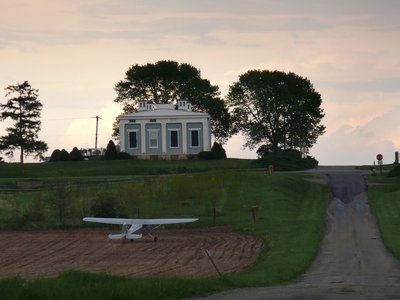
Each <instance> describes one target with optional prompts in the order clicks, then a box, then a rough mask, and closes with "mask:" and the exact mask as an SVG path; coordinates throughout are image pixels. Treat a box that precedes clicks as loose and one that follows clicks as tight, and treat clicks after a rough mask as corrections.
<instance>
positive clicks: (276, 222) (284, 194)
mask: <svg viewBox="0 0 400 300" xmlns="http://www.w3.org/2000/svg"><path fill="white" fill-rule="evenodd" d="M104 192H107V193H109V194H110V195H112V197H113V199H114V200H113V201H115V202H113V203H114V205H115V207H116V209H117V211H118V213H125V214H127V216H129V217H135V216H136V215H137V213H138V211H139V215H140V217H177V216H179V217H181V216H188V217H189V216H196V217H199V218H200V220H199V222H195V223H192V224H188V225H185V226H202V227H203V226H214V225H218V226H221V225H222V226H229V227H231V228H233V229H234V230H236V231H240V232H245V233H249V234H253V235H256V236H258V237H260V238H262V239H263V241H264V244H265V246H264V247H263V250H262V252H261V254H260V256H259V257H258V259H257V262H256V263H255V264H254V265H253V266H251V267H250V268H249V269H248V270H246V271H245V272H241V273H234V274H226V275H225V276H224V278H223V279H222V280H220V279H218V278H214V277H212V278H206V279H197V280H195V279H182V278H169V279H166V278H164V279H161V278H155V279H154V278H153V279H131V278H122V277H114V276H107V275H94V274H85V273H81V272H72V273H66V274H63V275H61V276H59V277H57V278H52V279H42V280H38V281H34V282H27V281H24V280H21V279H8V280H5V281H0V289H1V290H5V291H8V292H9V294H8V295H10V296H9V297H10V299H13V297H14V299H71V298H76V297H78V298H83V297H84V298H85V299H94V298H95V299H128V298H129V299H179V298H182V297H188V296H190V295H194V294H204V293H209V292H212V291H216V290H221V289H226V288H231V287H249V286H260V285H273V284H279V283H284V282H288V281H290V280H293V279H294V278H296V277H297V276H299V275H300V274H302V273H303V272H304V271H305V270H306V269H307V267H308V266H309V265H310V263H311V262H312V260H313V258H314V257H315V255H316V253H317V251H318V248H319V243H320V240H321V237H322V232H323V227H324V216H325V209H326V202H327V190H326V188H324V187H322V186H320V185H317V184H314V183H310V182H308V181H305V180H304V179H303V178H302V177H301V176H299V175H288V174H273V175H272V176H270V175H265V174H247V173H238V172H207V173H201V174H191V175H180V176H163V177H157V178H146V179H145V180H142V181H139V180H138V181H135V182H132V183H124V184H120V185H111V186H107V187H103V189H100V190H98V191H97V192H95V191H94V190H90V189H88V190H77V191H73V193H76V194H73V197H71V198H70V199H71V203H70V207H69V210H68V214H67V215H68V218H67V219H66V223H68V224H71V225H73V226H78V225H79V224H81V223H80V218H81V217H82V214H83V212H84V213H85V214H86V213H87V214H89V215H90V214H91V213H92V212H91V210H92V203H93V201H95V200H96V193H104ZM38 195H39V194H38ZM40 195H41V196H40V197H44V198H45V195H42V194H40ZM14 196H15V195H14ZM17 198H18V197H17ZM15 200H18V199H16V198H15V199H14V200H9V201H8V203H13V201H15ZM18 201H21V200H18ZM23 202H28V201H23ZM3 203H4V201H3ZM0 205H2V204H1V203H0ZM21 205H22V204H21ZM24 205H25V206H24V209H22V208H21V212H22V213H23V212H24V211H25V210H28V211H29V209H33V207H31V206H30V205H28V204H26V203H24ZM11 206H12V205H11ZM253 206H258V207H259V218H258V221H257V222H256V224H253V223H252V222H251V208H252V207H253ZM29 207H30V208H29ZM214 208H215V209H216V211H217V216H216V220H215V223H214V215H213V211H214ZM46 211H47V213H46V214H47V215H46V218H45V220H44V221H36V223H35V224H45V225H43V226H48V227H51V226H52V224H53V225H54V224H55V225H57V224H58V223H57V221H54V220H56V217H55V215H54V212H52V211H51V206H47V208H46ZM9 215H10V216H11V215H12V214H11V213H10V214H9ZM3 218H4V216H3ZM51 220H53V221H51ZM0 221H1V220H0ZM43 222H44V223H43ZM1 223H3V222H1ZM25 225H26V224H25ZM37 226H39V225H37ZM27 295H28V296H27Z"/></svg>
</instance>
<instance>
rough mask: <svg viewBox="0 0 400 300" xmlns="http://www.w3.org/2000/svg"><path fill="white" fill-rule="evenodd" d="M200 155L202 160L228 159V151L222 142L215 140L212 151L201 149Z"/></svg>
mask: <svg viewBox="0 0 400 300" xmlns="http://www.w3.org/2000/svg"><path fill="white" fill-rule="evenodd" d="M198 156H199V159H202V160H216V159H226V152H225V149H224V148H223V147H222V145H221V144H219V143H217V142H214V144H213V146H212V148H211V151H201V152H200V153H199V154H198Z"/></svg>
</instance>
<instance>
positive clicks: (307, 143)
mask: <svg viewBox="0 0 400 300" xmlns="http://www.w3.org/2000/svg"><path fill="white" fill-rule="evenodd" d="M227 99H228V105H229V107H230V108H231V110H232V112H231V113H232V119H233V123H234V127H235V129H236V130H238V131H242V132H243V134H244V135H245V136H246V140H247V141H246V144H245V146H247V147H249V148H251V149H253V148H254V147H255V146H257V145H260V144H265V145H266V146H265V147H267V148H268V149H269V150H270V151H275V150H278V149H295V148H301V147H306V148H309V147H311V146H312V145H313V144H315V142H316V140H317V138H318V136H320V135H322V134H323V133H324V130H325V126H323V125H321V124H320V122H321V119H322V118H323V117H324V113H323V109H322V108H321V107H320V106H321V103H322V99H321V95H320V94H319V93H318V92H316V91H315V89H314V87H313V85H312V84H311V82H310V81H309V80H308V79H307V78H303V77H301V76H298V75H296V74H294V73H285V72H280V71H268V70H264V71H260V70H251V71H248V72H246V73H245V74H243V75H241V76H240V77H239V81H237V82H235V83H234V84H233V85H231V86H230V88H229V93H228V96H227Z"/></svg>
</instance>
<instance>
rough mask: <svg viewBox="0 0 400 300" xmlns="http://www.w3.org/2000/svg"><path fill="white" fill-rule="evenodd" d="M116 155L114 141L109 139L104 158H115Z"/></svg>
mask: <svg viewBox="0 0 400 300" xmlns="http://www.w3.org/2000/svg"><path fill="white" fill-rule="evenodd" d="M117 156H118V154H117V147H115V144H114V142H113V141H112V140H110V141H109V142H108V145H107V148H106V160H115V159H117Z"/></svg>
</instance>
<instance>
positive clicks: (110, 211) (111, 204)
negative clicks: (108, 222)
mask: <svg viewBox="0 0 400 300" xmlns="http://www.w3.org/2000/svg"><path fill="white" fill-rule="evenodd" d="M115 206H116V198H115V196H114V195H113V194H111V193H101V194H98V195H97V197H96V199H95V201H94V203H93V205H92V213H93V216H95V217H102V218H115V217H116V216H117V210H116V208H115Z"/></svg>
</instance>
